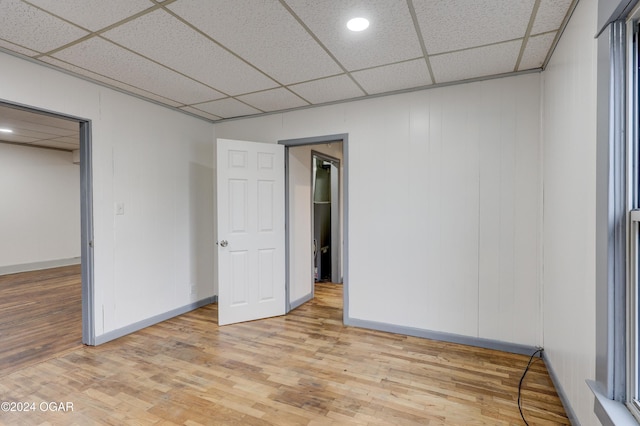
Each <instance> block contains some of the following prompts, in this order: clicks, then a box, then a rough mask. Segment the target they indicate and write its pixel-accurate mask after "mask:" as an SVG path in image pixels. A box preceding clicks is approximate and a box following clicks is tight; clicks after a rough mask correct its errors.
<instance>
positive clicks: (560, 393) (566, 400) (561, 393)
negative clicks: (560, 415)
mask: <svg viewBox="0 0 640 426" xmlns="http://www.w3.org/2000/svg"><path fill="white" fill-rule="evenodd" d="M542 359H543V360H544V364H545V366H546V367H547V371H548V372H549V377H551V381H552V382H553V386H555V388H556V392H558V396H559V397H560V402H562V406H563V407H564V411H565V413H567V417H568V418H569V421H570V422H571V424H572V425H573V426H580V422H579V421H578V416H576V413H575V411H573V407H571V403H570V402H569V397H568V396H567V394H566V393H565V392H564V389H563V388H562V385H561V384H560V380H559V378H558V375H557V374H556V372H555V370H554V369H553V365H552V364H551V361H550V360H549V357H547V356H546V355H545V353H544V351H543V352H542Z"/></svg>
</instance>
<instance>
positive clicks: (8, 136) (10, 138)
mask: <svg viewBox="0 0 640 426" xmlns="http://www.w3.org/2000/svg"><path fill="white" fill-rule="evenodd" d="M37 140H38V138H34V137H31V136H22V135H17V134H15V133H1V134H0V141H4V142H13V143H32V142H35V141H37Z"/></svg>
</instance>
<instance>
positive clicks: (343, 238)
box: [279, 134, 348, 318]
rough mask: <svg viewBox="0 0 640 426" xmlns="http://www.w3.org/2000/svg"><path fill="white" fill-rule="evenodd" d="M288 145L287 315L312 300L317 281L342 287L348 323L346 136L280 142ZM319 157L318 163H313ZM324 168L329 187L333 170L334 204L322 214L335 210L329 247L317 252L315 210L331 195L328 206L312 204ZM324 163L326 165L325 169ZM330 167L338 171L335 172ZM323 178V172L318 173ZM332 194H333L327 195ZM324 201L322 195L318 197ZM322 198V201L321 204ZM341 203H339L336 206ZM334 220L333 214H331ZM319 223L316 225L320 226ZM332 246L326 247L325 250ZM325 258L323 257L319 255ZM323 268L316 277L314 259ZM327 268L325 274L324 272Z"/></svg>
mask: <svg viewBox="0 0 640 426" xmlns="http://www.w3.org/2000/svg"><path fill="white" fill-rule="evenodd" d="M279 143H280V144H282V145H285V148H286V154H285V161H286V177H285V182H286V188H285V193H286V210H287V220H286V224H287V266H286V270H287V310H288V311H289V310H291V309H295V308H296V307H298V306H300V305H302V304H304V303H305V302H307V301H309V300H311V299H313V297H314V288H315V284H316V278H318V280H320V279H323V280H326V282H331V281H335V282H336V283H342V286H341V287H342V288H341V290H342V291H341V293H342V294H343V302H344V303H343V305H344V310H343V317H344V318H348V304H347V301H348V250H346V247H347V229H348V223H347V215H346V211H347V203H348V173H347V170H348V161H347V144H348V135H346V134H339V135H328V136H320V137H311V138H303V139H292V140H284V141H279ZM314 156H315V158H314ZM316 161H319V164H320V168H322V169H325V171H328V173H327V175H328V177H327V178H328V180H329V186H330V182H331V180H332V178H331V171H332V170H333V176H334V179H335V180H334V188H333V191H334V192H333V200H332V202H331V203H326V204H325V205H324V207H321V208H319V209H324V210H329V211H330V210H333V218H334V220H333V224H334V225H335V226H329V229H331V231H329V235H328V236H327V237H328V238H326V239H324V240H323V241H329V243H328V244H324V243H323V242H320V243H319V244H316V246H317V248H316V250H314V242H313V241H314V239H316V240H319V239H320V238H316V236H315V233H314V228H315V225H314V209H315V207H314V205H316V204H318V205H321V204H322V203H324V202H326V198H330V197H331V194H328V195H325V196H322V197H323V199H324V200H325V201H320V202H319V203H314V197H315V190H314V188H315V184H316V174H317V172H318V167H316V166H315V165H316ZM325 162H326V163H325ZM332 167H335V168H334V169H332ZM320 173H321V174H323V173H325V172H324V171H321V172H320ZM330 192H331V189H329V193H330ZM318 195H319V196H320V194H318ZM322 197H321V198H322ZM335 201H337V202H335ZM327 215H328V216H329V217H330V218H331V216H332V213H330V212H329V213H327ZM316 222H317V221H316ZM327 246H328V247H327ZM321 252H324V253H321ZM321 254H324V258H323V259H321V260H320V263H322V264H323V265H324V266H321V267H320V268H321V271H320V272H319V274H322V275H324V276H321V275H316V270H315V268H316V265H317V262H316V261H315V258H316V255H318V257H319V258H320V255H321ZM325 267H326V268H327V269H326V272H325Z"/></svg>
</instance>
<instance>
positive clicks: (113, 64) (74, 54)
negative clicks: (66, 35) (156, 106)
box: [53, 37, 221, 104]
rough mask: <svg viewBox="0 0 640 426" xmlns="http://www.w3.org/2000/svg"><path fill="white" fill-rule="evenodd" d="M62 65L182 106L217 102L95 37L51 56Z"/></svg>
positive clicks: (211, 93) (209, 92)
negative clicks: (103, 77) (146, 92)
mask: <svg viewBox="0 0 640 426" xmlns="http://www.w3.org/2000/svg"><path fill="white" fill-rule="evenodd" d="M53 56H54V57H56V58H58V59H60V60H63V61H65V62H69V63H72V64H74V65H76V66H79V67H81V68H84V69H87V70H90V71H94V72H96V73H100V74H102V75H104V76H106V77H109V78H112V79H114V80H117V81H120V82H123V83H126V84H128V85H130V86H134V87H138V88H140V89H142V90H145V91H148V92H151V93H156V94H158V95H160V96H163V97H166V98H169V99H173V100H174V101H176V102H180V103H182V104H192V103H198V102H204V101H207V100H210V99H218V98H220V97H221V94H220V93H218V92H217V91H215V90H213V89H211V88H209V87H207V86H205V85H203V84H200V83H198V82H196V81H193V80H191V79H189V78H187V77H185V76H183V75H180V74H178V73H176V72H173V71H171V70H169V69H167V68H165V67H163V66H161V65H158V64H156V63H154V62H151V61H149V60H147V59H145V58H143V57H141V56H138V55H136V54H134V53H132V52H130V51H128V50H126V49H123V48H121V47H118V46H116V45H114V44H113V43H110V42H108V41H106V40H103V39H101V38H99V37H94V38H91V39H89V40H87V41H84V42H82V43H80V44H77V45H74V46H71V47H69V48H67V49H64V50H61V51H59V52H57V53H56V54H54V55H53Z"/></svg>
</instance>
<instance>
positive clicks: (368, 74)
mask: <svg viewBox="0 0 640 426" xmlns="http://www.w3.org/2000/svg"><path fill="white" fill-rule="evenodd" d="M351 75H352V76H353V78H355V79H356V81H357V82H358V83H359V84H360V85H361V86H362V87H363V88H364V90H366V91H367V93H370V94H373V93H384V92H392V91H394V90H402V89H409V88H412V87H420V86H427V85H429V84H431V83H432V81H431V77H430V76H429V69H428V68H427V63H426V62H425V60H424V59H416V60H414V61H407V62H401V63H399V64H393V65H386V66H382V67H378V68H371V69H368V70H362V71H354V72H352V73H351Z"/></svg>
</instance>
